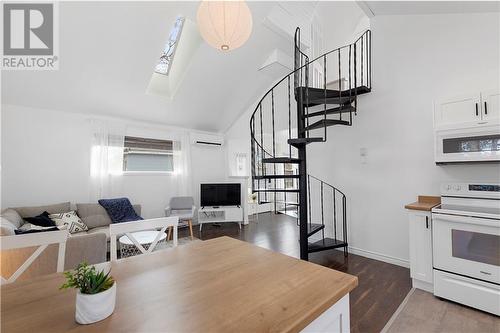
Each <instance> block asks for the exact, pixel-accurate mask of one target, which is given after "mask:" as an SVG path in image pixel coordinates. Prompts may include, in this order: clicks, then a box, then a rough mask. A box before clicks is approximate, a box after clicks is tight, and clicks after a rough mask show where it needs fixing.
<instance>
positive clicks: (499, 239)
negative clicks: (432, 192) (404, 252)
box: [432, 213, 500, 284]
mask: <svg viewBox="0 0 500 333" xmlns="http://www.w3.org/2000/svg"><path fill="white" fill-rule="evenodd" d="M432 224H433V229H432V244H433V266H434V268H435V269H439V270H443V271H447V272H451V273H456V274H460V275H464V276H468V277H472V278H476V279H480V280H484V281H488V282H492V283H497V284H500V220H495V219H486V218H476V217H469V216H458V215H447V214H436V213H433V214H432Z"/></svg>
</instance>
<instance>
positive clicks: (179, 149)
mask: <svg viewBox="0 0 500 333" xmlns="http://www.w3.org/2000/svg"><path fill="white" fill-rule="evenodd" d="M173 150H174V173H173V177H174V183H175V185H176V187H177V188H176V192H177V195H178V196H190V195H192V180H191V144H190V139H189V133H188V132H179V133H176V134H175V135H174V139H173Z"/></svg>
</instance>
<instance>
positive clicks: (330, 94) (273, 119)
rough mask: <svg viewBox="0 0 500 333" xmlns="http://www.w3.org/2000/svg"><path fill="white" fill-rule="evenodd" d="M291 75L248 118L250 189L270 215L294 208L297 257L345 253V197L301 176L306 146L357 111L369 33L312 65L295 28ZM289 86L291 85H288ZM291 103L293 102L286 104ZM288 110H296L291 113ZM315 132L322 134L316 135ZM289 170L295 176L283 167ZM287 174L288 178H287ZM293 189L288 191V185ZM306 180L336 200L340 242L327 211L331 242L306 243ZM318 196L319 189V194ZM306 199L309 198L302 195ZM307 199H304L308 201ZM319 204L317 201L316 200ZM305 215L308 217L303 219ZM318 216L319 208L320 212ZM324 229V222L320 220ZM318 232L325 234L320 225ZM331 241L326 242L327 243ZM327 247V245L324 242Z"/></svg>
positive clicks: (367, 82) (366, 88) (367, 66)
mask: <svg viewBox="0 0 500 333" xmlns="http://www.w3.org/2000/svg"><path fill="white" fill-rule="evenodd" d="M294 43H295V45H294V58H295V59H294V70H293V71H292V72H291V73H289V74H288V75H286V76H285V77H283V78H282V79H281V80H279V81H278V82H277V83H276V84H275V85H274V86H273V87H272V88H271V89H269V90H268V91H267V92H266V93H265V94H264V96H263V97H262V98H261V99H260V101H259V102H258V103H257V106H256V108H255V110H254V112H253V113H252V116H251V119H250V132H251V141H250V143H251V172H252V190H253V191H254V192H257V193H258V200H259V202H272V203H273V204H274V210H275V211H278V205H281V204H284V206H285V211H286V210H287V203H290V204H294V206H296V207H298V209H297V217H298V221H299V227H300V256H301V258H302V259H305V260H307V259H308V253H310V252H316V251H321V250H326V249H331V248H336V247H344V252H345V253H347V252H346V249H347V224H346V216H345V205H346V203H345V195H344V194H343V193H342V192H340V191H339V190H338V189H336V188H335V187H333V186H331V185H328V184H326V183H324V182H322V181H321V180H318V179H317V178H314V177H313V178H311V177H312V176H308V174H307V165H306V160H307V158H306V146H307V145H308V144H310V143H314V142H325V141H326V140H327V133H328V131H327V127H330V126H336V125H344V126H351V125H352V121H353V113H354V114H355V115H356V113H357V110H358V95H361V94H364V93H368V92H370V91H371V81H372V78H371V32H370V31H369V30H367V31H366V32H365V33H363V34H362V35H361V36H360V37H359V38H358V39H357V40H356V41H355V42H354V43H352V44H349V45H346V46H343V47H340V48H338V49H335V50H332V51H329V52H327V53H325V54H323V55H321V56H319V57H317V58H315V59H313V60H309V57H308V56H307V54H306V53H305V52H303V51H302V50H301V40H300V29H299V28H297V29H296V31H295V38H294ZM292 82H293V86H292ZM292 98H293V99H294V101H293V102H292ZM292 107H295V108H296V111H294V112H292ZM317 130H322V133H321V134H319V135H318V133H317V132H318V131H317ZM290 166H294V170H295V172H292V173H290V171H289V170H288V171H286V170H285V167H288V168H290ZM287 172H288V173H287ZM290 179H293V181H292V182H291V183H292V184H293V185H294V186H289V185H290V184H289V182H288V180H290ZM311 180H315V181H319V182H320V184H321V187H328V188H330V187H331V188H333V189H334V190H333V193H334V194H335V193H337V195H338V196H339V197H342V198H343V199H342V200H343V203H341V205H342V207H343V209H342V212H343V213H342V214H343V215H342V221H341V223H340V224H339V225H340V226H342V233H341V237H339V238H342V239H338V238H337V232H336V230H337V215H336V214H337V213H336V211H335V208H336V207H334V210H333V214H334V215H333V216H334V217H335V218H334V219H333V229H332V228H330V229H332V231H333V235H332V237H333V238H330V237H325V235H324V231H323V232H322V233H321V235H322V239H320V240H319V241H322V243H321V244H322V245H321V244H319V243H318V244H316V245H314V244H315V243H317V242H319V241H317V242H314V243H310V242H309V241H308V239H309V238H310V237H311V236H313V235H317V232H314V233H313V234H311V231H312V229H311V228H312V226H310V225H308V224H309V223H312V222H311V220H310V218H309V217H310V215H311V211H312V210H313V208H312V206H311V205H310V204H309V203H310V202H311V200H312V199H311V194H310V193H308V187H310V186H311ZM321 193H322V194H323V189H322V190H321ZM308 194H309V195H308ZM308 198H309V199H308ZM320 199H321V200H320V202H321V203H322V205H323V197H321V198H320ZM308 212H309V214H308ZM321 212H322V214H324V210H323V208H321ZM321 221H322V222H321V224H324V219H322V220H321ZM321 230H327V229H326V228H325V227H324V226H323V227H322V229H321ZM328 239H331V240H332V241H331V242H330V241H327V240H328ZM329 242H330V243H329Z"/></svg>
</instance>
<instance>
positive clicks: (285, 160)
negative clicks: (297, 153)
mask: <svg viewBox="0 0 500 333" xmlns="http://www.w3.org/2000/svg"><path fill="white" fill-rule="evenodd" d="M262 163H300V159H298V158H290V157H268V158H263V159H262Z"/></svg>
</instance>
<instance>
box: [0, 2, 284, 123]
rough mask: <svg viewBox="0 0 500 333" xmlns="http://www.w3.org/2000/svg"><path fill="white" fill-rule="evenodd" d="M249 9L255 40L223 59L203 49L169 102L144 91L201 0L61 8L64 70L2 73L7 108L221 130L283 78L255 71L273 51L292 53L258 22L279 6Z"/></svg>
mask: <svg viewBox="0 0 500 333" xmlns="http://www.w3.org/2000/svg"><path fill="white" fill-rule="evenodd" d="M249 5H250V7H251V10H252V13H253V19H254V30H253V33H252V36H251V37H250V40H249V41H248V42H247V43H246V44H245V45H244V46H243V47H241V48H240V49H237V50H234V51H232V52H230V53H225V54H222V53H221V52H219V51H218V50H215V49H213V48H211V47H209V46H208V45H207V44H205V43H202V45H201V46H200V48H199V49H198V51H197V52H196V54H195V55H194V57H193V60H192V63H191V65H190V66H189V67H188V70H187V72H186V74H185V77H184V79H183V82H182V84H181V87H180V88H179V91H178V93H177V95H176V96H175V98H174V100H173V101H170V100H169V99H165V98H163V97H159V96H151V95H147V94H146V88H147V86H148V83H149V80H150V78H151V74H152V73H153V69H154V66H155V64H156V62H157V60H158V58H159V56H160V54H161V51H162V48H163V47H164V44H165V41H166V39H167V37H168V34H169V31H170V28H171V26H172V24H173V22H174V19H175V17H176V16H177V15H178V14H182V15H185V16H186V17H187V18H190V19H191V20H193V21H196V10H197V7H198V2H61V3H60V7H59V12H60V15H59V16H60V42H59V45H60V57H59V58H60V64H59V70H58V71H4V72H3V73H2V103H5V104H15V105H25V106H32V107H38V108H46V109H55V110H62V111H68V112H83V113H89V114H99V115H109V116H117V117H124V118H128V119H136V120H141V121H149V122H158V123H163V124H168V125H176V126H183V127H189V128H194V129H199V130H209V131H220V130H222V129H225V128H226V127H227V126H228V125H229V124H230V123H231V122H232V121H234V119H235V118H236V117H237V116H238V115H239V114H240V113H241V112H243V111H244V110H245V109H246V108H247V107H248V106H249V105H250V104H251V103H252V102H253V101H255V100H256V99H257V97H258V95H259V94H263V93H264V92H265V88H266V87H269V85H270V84H271V82H272V81H274V80H276V79H277V78H272V77H269V76H268V75H264V74H261V73H259V72H258V71H257V69H258V68H259V66H260V65H261V64H262V62H263V61H264V60H265V59H266V57H267V55H268V53H269V52H270V51H271V50H273V49H275V48H283V49H285V50H287V49H288V48H290V49H291V45H288V43H287V42H286V41H285V40H282V38H280V37H279V36H274V35H273V34H269V32H268V31H266V29H265V28H263V27H262V26H261V24H260V22H261V21H262V20H263V17H264V16H265V13H266V12H268V9H269V7H270V6H272V5H273V4H272V3H265V2H260V3H250V4H249ZM287 51H288V50H287Z"/></svg>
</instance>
